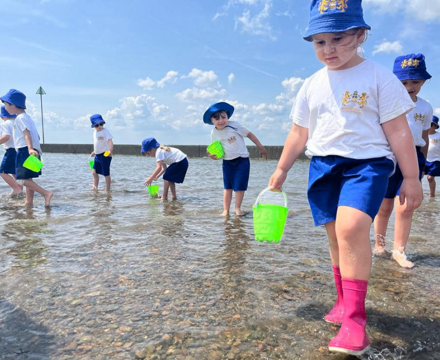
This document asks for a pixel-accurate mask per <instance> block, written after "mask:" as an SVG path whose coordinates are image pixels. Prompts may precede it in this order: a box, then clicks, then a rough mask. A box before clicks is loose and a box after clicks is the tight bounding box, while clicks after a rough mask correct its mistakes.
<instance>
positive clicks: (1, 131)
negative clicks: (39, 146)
mask: <svg viewBox="0 0 440 360" xmlns="http://www.w3.org/2000/svg"><path fill="white" fill-rule="evenodd" d="M16 116H17V115H15V114H13V115H11V114H9V113H8V112H7V111H6V107H5V106H4V105H3V106H2V108H1V118H2V120H3V123H2V124H0V144H2V146H3V148H4V149H5V155H4V156H3V160H2V163H1V165H0V176H1V177H2V178H3V180H4V181H5V182H6V183H7V184H8V185H9V186H10V187H11V189H12V193H11V195H12V196H20V195H22V194H23V186H21V185H20V184H19V183H17V180H15V160H16V158H17V151H15V147H14V120H15V118H16Z"/></svg>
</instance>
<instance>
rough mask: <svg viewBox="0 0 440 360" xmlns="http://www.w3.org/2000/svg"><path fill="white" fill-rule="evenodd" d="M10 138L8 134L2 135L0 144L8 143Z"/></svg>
mask: <svg viewBox="0 0 440 360" xmlns="http://www.w3.org/2000/svg"><path fill="white" fill-rule="evenodd" d="M10 138H11V136H10V135H8V134H5V135H2V136H1V137H0V144H4V143H5V142H6V141H8V140H9V139H10Z"/></svg>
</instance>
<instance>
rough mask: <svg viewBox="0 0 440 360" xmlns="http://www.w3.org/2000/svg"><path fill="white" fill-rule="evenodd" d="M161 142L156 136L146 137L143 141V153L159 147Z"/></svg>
mask: <svg viewBox="0 0 440 360" xmlns="http://www.w3.org/2000/svg"><path fill="white" fill-rule="evenodd" d="M159 146H160V144H159V143H158V142H157V141H156V139H155V138H152V137H150V138H146V139H144V140H143V141H142V147H141V153H145V152H147V151H150V150H151V149H155V148H157V147H159Z"/></svg>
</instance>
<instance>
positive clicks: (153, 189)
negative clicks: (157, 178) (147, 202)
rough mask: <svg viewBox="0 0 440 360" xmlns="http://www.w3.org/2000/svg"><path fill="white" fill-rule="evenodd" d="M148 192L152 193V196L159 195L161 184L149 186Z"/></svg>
mask: <svg viewBox="0 0 440 360" xmlns="http://www.w3.org/2000/svg"><path fill="white" fill-rule="evenodd" d="M148 193H149V194H150V197H157V195H158V194H159V185H150V186H148Z"/></svg>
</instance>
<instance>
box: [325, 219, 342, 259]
mask: <svg viewBox="0 0 440 360" xmlns="http://www.w3.org/2000/svg"><path fill="white" fill-rule="evenodd" d="M335 223H336V222H335V221H332V222H329V223H327V224H325V230H326V231H327V237H328V244H329V247H330V258H331V260H332V265H333V266H336V267H339V246H338V239H337V238H336V230H335Z"/></svg>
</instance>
